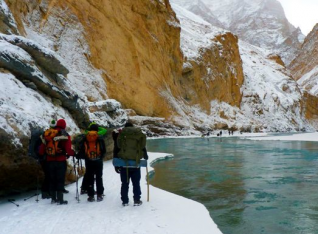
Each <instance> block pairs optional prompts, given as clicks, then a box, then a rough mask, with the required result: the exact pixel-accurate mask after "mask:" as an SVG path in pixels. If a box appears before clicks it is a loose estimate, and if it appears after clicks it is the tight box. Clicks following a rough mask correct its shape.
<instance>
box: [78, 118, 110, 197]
mask: <svg viewBox="0 0 318 234" xmlns="http://www.w3.org/2000/svg"><path fill="white" fill-rule="evenodd" d="M94 124H95V125H96V123H95V122H92V123H91V124H90V125H89V126H88V129H90V127H91V126H92V125H94ZM88 131H89V130H86V131H85V135H86V134H87V133H88ZM106 133H107V129H106V128H103V127H101V126H98V132H97V134H98V136H99V137H101V138H103V137H105V135H106ZM85 168H86V165H85ZM87 191H88V181H87V174H86V173H85V174H84V176H83V180H82V185H81V194H82V195H83V194H87ZM94 193H95V192H94Z"/></svg>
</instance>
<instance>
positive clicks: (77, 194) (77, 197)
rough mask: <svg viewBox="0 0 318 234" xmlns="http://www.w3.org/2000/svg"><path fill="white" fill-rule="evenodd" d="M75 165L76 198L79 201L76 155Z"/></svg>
mask: <svg viewBox="0 0 318 234" xmlns="http://www.w3.org/2000/svg"><path fill="white" fill-rule="evenodd" d="M73 167H74V173H75V177H76V196H75V198H76V200H77V202H79V201H80V200H79V193H78V176H77V172H76V163H75V159H74V156H73Z"/></svg>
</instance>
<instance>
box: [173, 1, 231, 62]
mask: <svg viewBox="0 0 318 234" xmlns="http://www.w3.org/2000/svg"><path fill="white" fill-rule="evenodd" d="M171 6H172V8H173V10H174V11H175V13H176V14H177V18H178V19H179V21H180V24H181V49H182V51H183V53H184V55H185V56H186V57H188V58H189V59H191V58H192V59H194V58H197V57H199V56H200V48H209V47H211V46H212V45H213V44H214V42H213V41H212V39H213V38H214V37H215V36H216V35H220V34H223V33H224V32H225V31H224V30H222V29H219V28H217V27H214V26H212V25H211V24H210V23H208V22H206V21H205V20H203V19H202V18H201V17H199V16H198V15H195V14H193V13H192V12H190V11H188V10H186V9H185V8H182V7H180V6H179V5H176V4H171Z"/></svg>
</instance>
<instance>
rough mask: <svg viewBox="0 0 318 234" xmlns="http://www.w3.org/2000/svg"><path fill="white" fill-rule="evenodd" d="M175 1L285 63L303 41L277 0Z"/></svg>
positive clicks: (174, 0)
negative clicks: (275, 54) (279, 56)
mask: <svg viewBox="0 0 318 234" xmlns="http://www.w3.org/2000/svg"><path fill="white" fill-rule="evenodd" d="M172 2H173V3H176V4H179V5H180V6H182V7H184V8H186V9H188V10H190V11H192V12H194V13H196V14H199V15H200V16H201V17H202V18H203V19H205V20H206V21H208V22H210V23H211V24H215V23H216V24H215V26H218V27H222V28H224V29H227V30H229V31H231V32H232V33H234V34H236V35H238V36H239V38H240V39H242V40H244V41H247V42H249V43H251V44H252V45H256V46H259V47H261V48H266V49H271V50H272V51H273V52H274V53H278V54H279V55H281V57H282V59H283V61H284V62H285V63H286V64H289V63H290V62H291V60H292V59H293V58H294V57H295V56H296V54H297V52H298V50H299V49H300V45H301V43H302V41H303V39H304V36H303V34H302V33H301V32H300V30H299V29H296V28H295V27H294V26H293V25H291V24H290V23H289V22H288V20H287V19H286V17H285V14H284V10H283V8H282V6H281V4H280V3H279V2H278V1H277V0H257V1H241V0H197V1H188V0H173V1H172ZM202 5H204V6H205V7H204V9H206V10H202V11H198V10H196V9H197V8H200V9H203V7H202ZM200 6H201V7H200ZM211 15H213V17H211ZM210 19H212V20H210ZM220 23H221V24H220Z"/></svg>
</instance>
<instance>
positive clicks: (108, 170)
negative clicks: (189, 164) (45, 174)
mask: <svg viewBox="0 0 318 234" xmlns="http://www.w3.org/2000/svg"><path fill="white" fill-rule="evenodd" d="M167 156H169V155H168V154H164V153H150V161H152V162H154V161H156V160H158V159H160V158H164V157H167ZM142 178H146V170H145V169H142ZM103 179H104V187H105V192H104V194H105V198H104V201H102V202H93V203H90V202H87V200H86V199H87V196H86V195H81V196H80V199H81V201H80V202H79V203H78V202H77V201H76V200H75V194H76V184H75V183H74V184H71V185H69V186H67V189H68V190H69V191H70V193H69V194H66V195H65V199H66V200H68V201H69V204H68V205H52V204H50V200H47V199H46V200H41V199H40V201H39V202H38V203H36V201H35V198H31V199H29V200H27V201H24V198H26V197H27V196H28V195H32V193H30V194H24V195H21V196H18V197H14V199H15V200H16V201H15V202H16V203H17V204H19V207H17V206H15V205H14V204H12V203H9V202H8V201H7V200H3V199H2V200H0V227H1V228H0V233H1V234H22V233H23V234H40V233H41V234H56V233H58V234H64V233H65V234H70V233H76V234H87V233H94V234H99V233H100V234H132V233H136V234H150V233H151V234H161V233H162V234H194V233H198V234H221V231H220V230H219V229H218V228H217V226H216V224H215V223H214V222H213V220H212V219H211V217H210V215H209V212H208V210H207V209H206V208H205V207H204V206H203V205H201V204H200V203H198V202H195V201H192V200H190V199H187V198H184V197H181V196H178V195H174V194H172V193H169V192H166V191H163V190H161V189H158V188H155V187H152V186H150V196H149V197H150V201H149V202H147V184H146V180H145V179H142V180H141V188H142V192H143V194H142V200H143V205H142V206H139V207H134V206H133V205H132V204H130V206H128V207H122V205H121V200H120V184H121V183H120V177H119V174H117V173H116V172H115V170H114V168H113V166H112V163H111V162H110V161H108V162H105V163H104V176H103ZM79 184H81V180H80V181H79ZM130 187H131V186H130ZM130 190H131V188H130ZM130 193H131V194H130V198H132V192H131V191H130Z"/></svg>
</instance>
